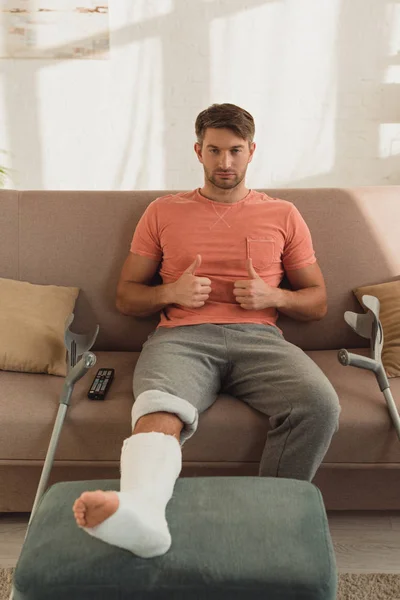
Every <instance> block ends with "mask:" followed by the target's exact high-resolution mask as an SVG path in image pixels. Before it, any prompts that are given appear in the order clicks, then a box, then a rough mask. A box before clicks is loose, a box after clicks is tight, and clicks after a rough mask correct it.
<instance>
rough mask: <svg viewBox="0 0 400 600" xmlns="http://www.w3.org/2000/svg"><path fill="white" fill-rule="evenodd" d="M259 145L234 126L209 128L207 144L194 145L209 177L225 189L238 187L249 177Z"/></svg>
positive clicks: (212, 181) (205, 140)
mask: <svg viewBox="0 0 400 600" xmlns="http://www.w3.org/2000/svg"><path fill="white" fill-rule="evenodd" d="M255 148H256V145H255V143H254V142H252V143H251V144H250V147H249V142H248V141H247V140H244V139H242V138H241V137H238V136H237V135H236V134H235V133H234V132H233V131H231V130H230V129H214V128H210V127H209V128H207V129H206V133H205V136H204V140H203V146H202V147H201V146H200V144H198V143H197V142H196V144H195V146H194V149H195V152H196V154H197V157H198V159H199V161H200V162H201V163H202V165H203V168H204V175H205V177H206V179H207V180H208V181H210V182H211V183H213V184H214V185H215V186H216V187H218V188H221V189H223V190H230V189H233V188H235V187H236V186H237V185H239V183H240V182H241V181H243V179H244V178H245V175H246V171H247V165H248V164H249V162H251V161H252V159H253V154H254V150H255Z"/></svg>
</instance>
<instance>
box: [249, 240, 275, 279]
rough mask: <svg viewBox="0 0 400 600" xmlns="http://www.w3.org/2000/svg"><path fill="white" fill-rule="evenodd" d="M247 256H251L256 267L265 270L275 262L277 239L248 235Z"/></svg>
mask: <svg viewBox="0 0 400 600" xmlns="http://www.w3.org/2000/svg"><path fill="white" fill-rule="evenodd" d="M246 246H247V258H251V259H252V262H253V267H254V269H255V270H256V271H257V270H265V269H267V268H268V267H269V266H271V264H272V263H273V262H274V259H275V249H276V240H274V239H273V238H252V237H246Z"/></svg>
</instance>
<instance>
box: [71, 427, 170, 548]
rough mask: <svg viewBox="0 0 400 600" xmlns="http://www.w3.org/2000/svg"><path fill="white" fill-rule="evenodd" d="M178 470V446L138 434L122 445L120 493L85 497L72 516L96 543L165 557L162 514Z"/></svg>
mask: <svg viewBox="0 0 400 600" xmlns="http://www.w3.org/2000/svg"><path fill="white" fill-rule="evenodd" d="M181 468H182V451H181V447H180V444H179V442H178V440H177V439H176V438H175V437H173V436H171V435H165V434H164V433H156V432H152V433H138V434H135V435H132V436H131V437H130V438H128V439H126V440H125V441H124V444H123V447H122V453H121V485H120V487H121V491H120V492H114V491H107V492H103V491H101V490H98V491H96V492H84V493H83V494H81V496H80V497H79V498H78V499H77V500H76V501H75V504H74V506H73V511H74V515H75V520H76V522H77V524H78V525H79V527H81V528H82V529H83V530H84V531H86V532H87V533H89V534H90V535H92V536H93V537H96V538H98V539H101V540H103V541H104V542H107V543H108V544H112V545H113V546H118V547H119V548H123V549H125V550H129V551H130V552H132V553H134V554H136V555H138V556H140V557H142V558H151V557H154V556H160V555H161V554H165V553H166V552H167V551H168V550H169V548H170V546H171V535H170V532H169V529H168V524H167V521H166V518H165V509H166V506H167V504H168V502H169V500H170V499H171V497H172V493H173V489H174V485H175V482H176V479H177V478H178V476H179V473H180V471H181Z"/></svg>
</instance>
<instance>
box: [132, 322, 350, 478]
mask: <svg viewBox="0 0 400 600" xmlns="http://www.w3.org/2000/svg"><path fill="white" fill-rule="evenodd" d="M219 392H225V393H227V394H230V395H232V396H234V397H235V398H237V399H239V400H242V401H243V402H246V403H247V404H248V405H249V406H251V407H253V408H255V409H256V410H259V411H260V412H262V413H264V414H266V415H268V417H269V422H270V425H271V430H270V431H268V433H267V441H266V444H265V448H264V451H263V454H262V458H261V462H260V470H259V474H260V475H261V476H266V477H286V478H294V479H302V480H307V481H312V479H313V478H314V475H315V473H316V471H317V469H318V467H319V465H320V464H321V462H322V460H323V458H324V456H325V454H326V452H327V450H328V448H329V445H330V443H331V440H332V437H333V435H334V433H336V432H337V431H338V428H339V414H340V411H341V406H340V404H339V399H338V396H337V394H336V391H335V389H334V388H333V386H332V384H331V383H330V381H329V380H328V378H327V377H326V376H325V374H324V373H323V372H322V371H321V369H320V368H319V367H318V366H317V365H316V363H315V362H314V361H313V360H312V359H311V358H310V357H309V356H307V354H305V352H304V351H303V350H301V348H299V347H298V346H295V345H294V344H291V343H290V342H288V341H286V340H285V338H284V337H283V335H282V334H281V333H280V331H279V330H278V329H277V328H276V327H274V326H272V325H271V326H270V325H257V324H245V323H243V324H242V323H240V324H228V325H224V324H212V323H206V324H201V325H186V326H180V327H173V328H165V327H160V328H158V329H156V331H155V332H153V333H151V334H150V336H149V337H148V339H147V341H146V343H145V344H144V346H143V350H142V352H141V354H140V357H139V360H138V362H137V365H136V368H135V371H134V375H133V394H134V397H135V402H134V405H133V408H132V429H133V428H134V426H135V424H136V422H137V420H138V419H139V418H140V417H142V416H143V415H146V414H150V413H154V412H159V411H165V412H170V413H174V414H175V415H177V416H178V417H179V418H180V419H181V421H183V423H184V428H183V430H182V434H181V444H184V442H185V441H186V440H187V439H188V438H190V437H191V436H192V435H193V434H194V433H195V431H196V429H197V424H198V416H199V414H200V413H202V412H203V411H205V410H207V408H209V407H210V406H211V405H212V404H213V403H214V402H215V400H216V398H217V396H218V394H219Z"/></svg>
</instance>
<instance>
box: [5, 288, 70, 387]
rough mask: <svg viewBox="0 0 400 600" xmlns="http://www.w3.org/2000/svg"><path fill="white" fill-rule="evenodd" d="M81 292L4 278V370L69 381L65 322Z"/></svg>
mask: <svg viewBox="0 0 400 600" xmlns="http://www.w3.org/2000/svg"><path fill="white" fill-rule="evenodd" d="M78 294H79V288H76V287H63V286H58V285H37V284H32V283H28V282H27V281H15V280H13V279H3V278H1V277H0V369H2V370H3V371H20V372H23V373H48V374H49V375H59V376H60V377H65V376H66V374H67V362H66V359H67V349H66V347H65V345H64V332H65V321H66V319H67V317H68V315H69V314H71V313H72V312H73V311H74V307H75V301H76V299H77V297H78Z"/></svg>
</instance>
